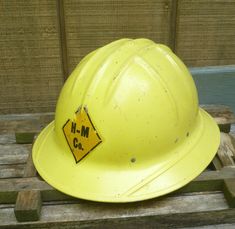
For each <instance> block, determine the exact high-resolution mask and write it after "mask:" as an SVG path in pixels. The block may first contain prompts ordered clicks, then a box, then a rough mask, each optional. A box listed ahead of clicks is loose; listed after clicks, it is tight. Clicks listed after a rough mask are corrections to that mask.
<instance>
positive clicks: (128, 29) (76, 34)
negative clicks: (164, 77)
mask: <svg viewBox="0 0 235 229" xmlns="http://www.w3.org/2000/svg"><path fill="white" fill-rule="evenodd" d="M64 7H65V27H66V37H67V49H68V68H69V72H71V71H72V70H73V68H74V67H75V66H76V64H77V63H78V62H79V61H80V60H81V58H82V57H84V56H85V55H86V54H88V53H89V52H90V51H92V50H94V49H96V48H98V47H100V46H103V45H105V44H107V43H109V42H111V41H113V40H115V39H119V38H123V37H129V38H139V37H146V38H150V39H152V40H154V41H156V42H161V43H165V44H169V30H170V10H171V1H170V0H169V1H166V0H160V1H154V0H149V1H142V0H137V1H125V0H120V1H116V0H102V1H93V0H79V1H75V0H72V1H71V0H70V1H68V0H64Z"/></svg>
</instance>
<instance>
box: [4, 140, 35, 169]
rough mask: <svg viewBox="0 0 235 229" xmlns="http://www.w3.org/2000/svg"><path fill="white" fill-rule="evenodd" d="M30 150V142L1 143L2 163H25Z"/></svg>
mask: <svg viewBox="0 0 235 229" xmlns="http://www.w3.org/2000/svg"><path fill="white" fill-rule="evenodd" d="M30 151H31V145H28V144H25V145H24V144H22V145H19V144H10V145H1V147H0V165H7V164H8V165H9V164H19V163H25V162H26V160H27V157H28V154H29V152H30Z"/></svg>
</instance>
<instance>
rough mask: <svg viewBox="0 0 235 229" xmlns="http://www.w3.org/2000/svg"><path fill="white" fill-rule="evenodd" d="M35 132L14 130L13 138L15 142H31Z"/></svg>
mask: <svg viewBox="0 0 235 229" xmlns="http://www.w3.org/2000/svg"><path fill="white" fill-rule="evenodd" d="M35 135H36V133H35V132H16V133H15V139H16V143H17V144H27V143H32V142H33V140H34V137H35Z"/></svg>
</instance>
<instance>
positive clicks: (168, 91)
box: [33, 39, 220, 202]
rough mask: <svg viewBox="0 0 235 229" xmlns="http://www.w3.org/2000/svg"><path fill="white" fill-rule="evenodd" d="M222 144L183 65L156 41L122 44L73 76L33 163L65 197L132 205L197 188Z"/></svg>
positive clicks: (93, 56) (93, 57) (92, 57)
mask: <svg viewBox="0 0 235 229" xmlns="http://www.w3.org/2000/svg"><path fill="white" fill-rule="evenodd" d="M219 142H220V133H219V129H218V126H217V125H216V123H215V121H214V120H213V118H212V117H211V116H210V115H209V114H207V113H206V112H205V111H204V110H202V109H201V108H199V106H198V96H197V91H196V87H195V84H194V82H193V79H192V77H191V75H190V73H189V71H188V70H187V68H186V67H185V65H184V64H183V63H182V62H181V61H180V59H179V58H178V57H177V56H176V55H175V54H174V53H173V52H172V51H171V50H170V49H169V48H168V47H166V46H164V45H161V44H156V43H154V42H153V41H151V40H148V39H136V40H132V39H121V40H117V41H114V42H112V43H110V44H108V45H106V46H104V47H102V48H99V49H97V50H95V51H94V52H92V53H90V54H88V55H87V56H86V57H85V58H84V59H83V60H82V61H81V62H80V63H79V65H78V66H77V67H76V68H75V70H74V71H73V72H72V74H71V76H70V77H69V78H68V79H67V81H66V83H65V85H64V87H63V89H62V91H61V93H60V96H59V99H58V103H57V107H56V112H55V121H53V122H51V123H50V124H49V125H48V126H47V127H46V128H45V129H44V130H43V131H42V132H41V133H40V134H39V136H38V137H37V139H36V142H35V143H34V146H33V161H34V164H35V167H36V169H37V170H38V172H39V174H40V175H41V176H42V177H43V178H44V179H45V180H46V181H47V182H48V183H49V184H50V185H52V186H53V187H55V188H56V189H58V190H60V191H61V192H63V193H66V194H68V195H71V196H74V197H77V198H82V199H87V200H94V201H101V202H131V201H138V200H144V199H150V198H153V197H157V196H161V195H164V194H167V193H169V192H172V191H174V190H176V189H178V188H180V187H182V186H184V185H185V184H187V183H188V182H190V181H191V180H192V179H194V178H195V177H196V176H198V175H199V174H200V173H201V172H202V171H203V170H204V169H205V168H206V167H207V165H208V164H209V163H210V161H211V160H212V159H213V157H214V155H215V153H216V151H217V148H218V146H219Z"/></svg>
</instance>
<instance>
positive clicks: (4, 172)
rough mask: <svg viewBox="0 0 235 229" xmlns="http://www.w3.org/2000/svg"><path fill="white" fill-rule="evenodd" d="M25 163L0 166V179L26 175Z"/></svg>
mask: <svg viewBox="0 0 235 229" xmlns="http://www.w3.org/2000/svg"><path fill="white" fill-rule="evenodd" d="M24 168H25V163H23V164H10V165H0V178H13V177H22V176H23V174H24Z"/></svg>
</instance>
